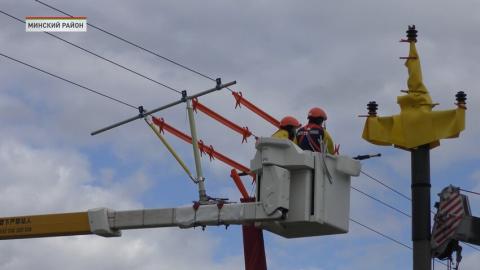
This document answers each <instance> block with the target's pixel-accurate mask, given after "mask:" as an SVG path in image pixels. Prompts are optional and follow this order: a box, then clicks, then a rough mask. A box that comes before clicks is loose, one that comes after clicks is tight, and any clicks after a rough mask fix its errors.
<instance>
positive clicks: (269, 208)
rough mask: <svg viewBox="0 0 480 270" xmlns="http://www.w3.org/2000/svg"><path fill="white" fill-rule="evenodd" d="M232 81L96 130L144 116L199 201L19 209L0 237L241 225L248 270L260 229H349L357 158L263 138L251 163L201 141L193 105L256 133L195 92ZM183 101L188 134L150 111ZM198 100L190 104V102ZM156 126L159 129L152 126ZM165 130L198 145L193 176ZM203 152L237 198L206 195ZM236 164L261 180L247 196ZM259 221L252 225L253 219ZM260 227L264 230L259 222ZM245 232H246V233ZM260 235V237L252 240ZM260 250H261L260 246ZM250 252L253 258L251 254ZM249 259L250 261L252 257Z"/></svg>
mask: <svg viewBox="0 0 480 270" xmlns="http://www.w3.org/2000/svg"><path fill="white" fill-rule="evenodd" d="M233 84H235V82H230V83H227V84H222V83H221V80H220V79H217V85H216V86H215V87H214V88H212V89H209V90H206V91H203V92H200V93H198V94H195V95H192V96H188V95H187V93H186V91H183V92H182V98H181V99H180V100H179V101H176V102H173V103H170V104H167V105H165V106H162V107H159V108H157V109H154V110H151V111H147V110H145V109H144V108H143V107H141V106H140V107H139V108H138V109H139V114H138V115H137V116H134V117H131V118H129V119H126V120H124V121H120V122H118V123H116V124H113V125H110V126H108V127H106V128H103V129H100V130H98V131H95V132H93V133H92V135H95V134H98V133H101V132H104V131H107V130H109V129H112V128H115V127H118V126H120V125H123V124H126V123H129V122H131V121H134V120H137V119H142V118H144V119H145V120H146V122H147V124H148V125H149V126H150V127H151V128H152V129H153V131H154V132H155V134H156V135H157V136H158V137H159V138H160V139H161V140H162V142H163V143H164V144H165V146H166V147H167V149H168V150H169V151H170V152H171V153H172V155H173V156H174V157H175V159H176V160H177V161H178V162H179V164H180V165H181V166H182V167H183V168H184V170H185V171H186V173H187V175H188V176H189V177H190V179H192V180H193V182H195V183H196V184H197V185H198V189H199V200H198V201H195V202H194V203H193V205H191V206H186V207H177V208H160V209H138V210H128V211H115V210H112V209H107V208H95V209H90V210H88V211H86V212H76V213H58V214H47V215H32V216H14V217H4V218H0V240H2V239H19V238H37V237H53V236H68V235H85V234H96V235H99V236H104V237H117V236H121V231H122V230H128V229H142V228H158V227H179V228H184V229H185V228H192V227H202V228H205V227H206V226H220V225H225V226H228V225H244V227H243V229H244V245H245V246H244V247H245V259H246V265H245V267H246V269H247V270H250V269H255V270H258V269H266V263H265V258H264V255H263V258H262V256H260V255H259V254H253V253H252V251H251V250H248V248H247V247H246V246H247V245H252V246H255V245H257V246H258V245H259V241H260V246H261V249H262V251H263V240H262V239H263V237H262V234H261V229H265V230H269V231H271V232H272V233H275V234H278V235H281V236H283V237H286V238H296V237H309V236H317V235H328V234H339V233H346V232H348V225H349V209H350V178H351V176H358V175H359V173H360V163H359V161H358V160H355V159H352V158H350V157H347V156H341V155H330V154H327V153H326V152H319V153H314V152H310V151H303V150H301V149H300V148H299V147H298V146H297V145H295V144H293V143H292V142H290V141H288V140H281V139H275V138H258V137H256V136H255V137H256V139H257V141H256V144H255V147H256V149H257V152H256V155H255V157H254V159H253V160H252V161H251V164H250V168H248V167H245V166H243V165H241V164H239V163H237V162H235V161H233V160H231V159H229V158H228V157H226V156H224V155H221V154H220V153H218V152H217V151H215V150H214V149H213V147H211V146H210V147H206V145H205V144H204V143H203V142H202V141H201V140H198V138H197V136H196V134H197V133H196V127H195V119H194V114H193V110H194V107H196V108H197V109H198V110H200V111H202V112H204V113H207V114H210V115H211V116H212V117H213V118H215V119H217V120H218V121H221V122H223V123H224V124H225V125H226V126H228V127H230V128H231V129H233V130H235V131H236V132H238V133H240V134H242V136H243V141H245V140H246V138H247V137H249V136H251V135H253V134H252V133H251V132H250V131H249V130H248V128H241V127H239V126H235V125H234V124H233V123H231V122H229V121H228V120H226V119H224V118H222V117H218V116H217V117H215V115H212V114H214V112H213V111H211V110H208V109H206V107H205V106H203V105H202V104H200V103H199V102H198V101H197V100H196V99H197V98H198V97H200V96H202V95H205V94H208V93H211V92H214V91H217V90H221V89H223V88H225V87H228V86H230V85H233ZM233 94H234V97H235V99H236V101H237V105H240V104H242V105H245V106H246V107H247V108H249V109H251V110H252V111H254V112H255V113H257V114H259V115H260V116H262V118H264V119H266V118H268V119H269V120H270V121H269V122H270V123H272V124H273V125H275V123H276V122H275V121H274V120H275V119H274V118H273V117H271V116H269V115H267V114H266V113H265V112H263V111H261V110H260V109H259V108H257V107H256V106H254V105H253V104H251V103H249V102H248V101H247V100H246V99H244V98H242V97H241V94H240V95H239V94H238V93H236V92H233ZM181 103H186V104H187V111H188V117H189V122H190V132H191V136H188V135H186V134H184V133H182V132H180V131H179V130H176V129H175V128H173V127H171V126H169V125H168V124H166V123H165V121H164V120H163V119H158V118H155V117H152V118H151V120H149V119H147V116H150V115H151V114H153V113H155V112H159V111H161V110H164V109H167V108H170V107H172V106H175V105H177V104H181ZM192 103H193V106H192ZM154 125H156V126H157V127H158V130H157V129H156V128H155V126H154ZM164 130H165V131H168V132H170V133H172V134H174V135H176V136H177V137H179V138H181V139H183V140H185V141H187V142H189V143H191V144H192V146H193V152H194V157H195V165H196V166H195V168H196V175H195V176H193V175H192V174H191V173H190V171H189V170H188V168H187V167H186V166H185V164H184V163H183V161H181V159H180V157H179V156H178V155H177V154H176V153H175V152H174V151H173V149H172V148H171V146H170V145H169V144H168V143H167V142H166V141H165V140H164V138H163V135H162V134H161V133H162V132H163V131H164ZM201 152H205V153H206V154H208V155H209V156H210V157H211V158H212V157H214V158H217V159H219V160H221V161H223V162H225V163H227V164H228V165H230V166H232V167H233V168H234V169H233V170H232V174H231V175H232V178H233V179H234V181H235V184H236V185H237V187H238V188H239V190H240V192H241V193H242V195H243V197H244V198H243V199H242V200H241V202H240V203H232V202H228V200H224V199H215V198H212V197H209V196H208V195H207V193H206V189H205V185H204V180H205V178H204V177H203V172H202V168H201V163H200V153H201ZM236 169H238V170H240V171H241V173H242V174H243V175H250V176H252V177H253V178H254V182H255V183H256V186H255V187H256V191H255V196H249V194H248V193H247V192H246V190H245V188H244V187H243V183H242V182H241V180H240V179H239V175H238V173H237V171H236ZM252 224H255V226H252ZM258 228H260V230H259V229H258ZM246 235H247V237H246ZM255 242H256V243H255ZM260 253H261V252H260ZM248 257H250V258H248ZM247 259H252V260H251V261H253V263H251V264H250V263H248V264H247ZM262 261H263V262H262Z"/></svg>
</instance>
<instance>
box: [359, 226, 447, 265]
mask: <svg viewBox="0 0 480 270" xmlns="http://www.w3.org/2000/svg"><path fill="white" fill-rule="evenodd" d="M349 219H350V221H351V222H353V223H355V224H357V225H360V226H362V227H364V228H365V229H367V230H370V231H372V232H374V233H376V234H378V235H380V236H382V237H383V238H385V239H388V240H390V241H392V242H395V243H396V244H398V245H401V246H403V247H406V248H408V249H410V250H413V248H412V247H410V246H408V245H407V244H404V243H402V242H400V241H398V240H396V239H394V238H392V237H390V236H388V235H386V234H384V233H381V232H379V231H377V230H375V229H373V228H371V227H369V226H367V225H365V224H362V223H360V222H358V221H356V220H354V219H352V218H349ZM435 260H436V261H437V262H438V263H441V264H443V265H445V266H446V265H447V264H446V263H444V262H442V261H440V260H437V259H435Z"/></svg>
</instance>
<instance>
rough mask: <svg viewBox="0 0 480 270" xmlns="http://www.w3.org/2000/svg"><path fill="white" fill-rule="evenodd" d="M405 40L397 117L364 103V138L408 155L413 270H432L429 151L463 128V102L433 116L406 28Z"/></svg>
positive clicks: (412, 35)
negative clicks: (381, 114) (406, 50)
mask: <svg viewBox="0 0 480 270" xmlns="http://www.w3.org/2000/svg"><path fill="white" fill-rule="evenodd" d="M406 33H407V39H402V40H401V42H406V43H409V46H410V52H409V55H408V56H407V57H400V59H405V60H406V62H405V66H406V67H407V69H408V81H407V85H408V89H407V90H401V92H402V93H405V94H406V95H401V96H398V97H397V103H398V104H399V106H400V110H401V111H400V114H398V115H394V116H386V117H377V109H378V104H377V103H376V102H375V101H371V102H369V103H368V104H367V109H368V115H366V117H367V120H366V122H365V127H364V129H363V134H362V137H363V138H364V139H365V140H367V141H368V142H370V143H373V144H377V145H384V146H386V145H388V146H392V145H393V146H394V147H396V148H399V149H403V150H407V151H410V153H411V166H412V182H411V189H412V241H413V269H414V270H430V269H431V267H432V263H431V260H432V252H431V250H432V247H431V241H430V240H431V225H430V220H431V218H430V187H431V185H430V149H432V148H434V147H437V146H439V145H440V139H447V138H456V137H458V136H459V135H460V132H461V131H463V130H464V129H465V110H466V107H465V100H466V94H465V93H464V92H462V91H460V92H458V93H457V94H456V100H457V103H456V105H457V108H456V109H453V110H444V111H433V110H432V109H433V108H434V107H435V106H436V105H438V103H433V102H432V99H431V97H430V94H429V92H428V90H427V88H426V87H425V85H424V84H423V78H422V71H421V66H420V58H419V55H418V53H417V49H416V45H415V44H416V43H417V30H416V29H415V25H412V26H409V27H408V30H407V32H406Z"/></svg>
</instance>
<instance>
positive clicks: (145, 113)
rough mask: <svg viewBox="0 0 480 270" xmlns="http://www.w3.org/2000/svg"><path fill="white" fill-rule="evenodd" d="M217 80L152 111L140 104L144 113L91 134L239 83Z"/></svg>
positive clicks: (94, 133)
mask: <svg viewBox="0 0 480 270" xmlns="http://www.w3.org/2000/svg"><path fill="white" fill-rule="evenodd" d="M216 82H217V85H216V86H215V87H214V88H211V89H208V90H205V91H202V92H200V93H197V94H195V95H192V96H186V95H184V93H186V92H185V91H184V92H182V98H181V99H180V100H177V101H174V102H172V103H169V104H167V105H164V106H161V107H158V108H156V109H153V110H151V111H147V110H145V109H143V106H140V107H138V109H139V111H140V110H141V111H142V113H139V114H138V115H137V116H134V117H130V118H128V119H125V120H123V121H120V122H117V123H115V124H112V125H110V126H107V127H104V128H101V129H99V130H97V131H94V132H92V133H90V135H92V136H93V135H97V134H100V133H102V132H105V131H107V130H110V129H113V128H116V127H119V126H122V125H124V124H127V123H130V122H132V121H135V120H138V119H141V118H144V117H145V116H149V115H151V114H153V113H156V112H159V111H162V110H165V109H168V108H170V107H173V106H175V105H178V104H180V103H183V102H186V101H187V100H191V99H194V98H198V97H201V96H203V95H206V94H209V93H211V92H214V91H218V90H221V89H223V88H226V87H229V86H232V85H234V84H236V83H237V82H236V81H232V82H229V83H225V84H221V80H220V79H217V80H216Z"/></svg>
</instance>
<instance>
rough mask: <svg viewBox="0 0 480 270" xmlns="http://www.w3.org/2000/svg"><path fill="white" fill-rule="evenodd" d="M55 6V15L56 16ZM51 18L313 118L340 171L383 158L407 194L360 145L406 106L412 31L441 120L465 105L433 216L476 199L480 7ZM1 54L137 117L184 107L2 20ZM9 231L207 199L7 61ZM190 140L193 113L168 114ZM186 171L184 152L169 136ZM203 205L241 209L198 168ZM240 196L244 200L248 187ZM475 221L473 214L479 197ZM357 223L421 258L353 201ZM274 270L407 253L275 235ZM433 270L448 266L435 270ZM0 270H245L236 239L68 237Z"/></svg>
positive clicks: (407, 4) (1, 174)
mask: <svg viewBox="0 0 480 270" xmlns="http://www.w3.org/2000/svg"><path fill="white" fill-rule="evenodd" d="M46 1H47V0H46ZM47 3H49V4H51V5H53V6H55V7H57V8H59V9H62V10H64V11H66V12H68V13H71V14H73V15H76V16H87V17H88V22H89V23H92V24H94V25H96V26H99V27H102V28H104V29H107V30H109V31H111V32H113V33H115V34H118V35H120V36H122V37H124V38H126V39H128V40H130V41H133V42H135V43H138V44H141V45H142V46H144V47H145V48H148V49H150V50H152V51H155V52H157V53H159V54H161V55H163V56H166V57H169V58H171V59H173V60H175V61H177V62H179V63H182V64H184V65H186V66H188V67H190V68H193V69H196V70H198V71H201V72H202V73H204V74H207V75H208V76H211V77H213V78H216V77H221V78H222V79H223V81H224V82H226V81H230V80H237V82H238V84H237V85H236V86H235V87H233V89H235V90H238V91H242V92H243V94H244V96H245V97H247V98H248V99H249V100H250V101H252V102H253V103H255V104H257V105H259V106H261V107H262V108H263V109H264V110H265V111H267V112H269V113H270V114H272V115H273V116H275V117H276V118H281V117H282V116H284V115H293V116H295V117H297V118H298V119H300V120H301V121H302V122H305V120H306V112H307V111H308V109H309V108H311V107H313V106H321V107H323V108H324V109H325V110H326V111H327V113H328V121H327V127H328V130H329V132H330V133H331V134H332V136H333V138H334V140H335V142H336V143H339V144H340V145H341V152H342V153H343V154H346V155H352V156H353V155H358V154H365V153H377V152H381V153H382V154H383V156H382V157H381V158H377V159H372V160H367V161H364V162H363V170H364V171H365V172H366V173H368V174H370V175H372V176H375V177H377V178H378V179H380V180H381V181H383V182H385V183H386V184H388V185H390V186H392V187H394V188H395V189H397V190H399V191H401V192H403V193H405V194H409V193H410V156H409V153H407V152H404V151H401V150H396V149H391V148H388V147H378V146H374V145H371V144H369V143H367V142H366V141H364V140H362V139H361V132H362V128H363V121H364V119H363V118H358V117H357V116H358V115H360V114H365V113H366V109H365V105H366V104H367V103H368V101H370V100H376V101H377V102H378V103H379V104H380V109H379V114H382V115H390V114H395V113H398V111H399V108H398V105H397V104H396V96H397V95H399V94H400V90H401V89H405V88H406V78H407V76H406V75H407V72H406V69H405V67H404V66H403V63H402V61H401V60H399V59H398V57H399V56H406V55H407V53H408V47H407V45H406V44H405V43H399V42H398V40H399V39H400V38H403V37H404V33H405V30H406V28H407V25H409V24H416V25H417V28H418V30H419V42H418V44H417V48H418V51H419V54H420V56H421V58H422V66H423V73H424V81H425V84H426V86H427V88H428V89H429V90H430V93H431V96H432V99H433V101H434V102H439V103H440V106H438V108H439V109H450V108H454V104H453V103H454V94H455V93H456V92H457V91H459V90H463V91H465V92H467V94H468V100H467V106H468V110H467V123H466V125H467V129H466V130H465V131H464V132H463V133H462V134H461V137H460V138H459V139H455V140H449V141H442V145H441V146H440V147H439V148H437V149H435V150H433V151H432V152H431V157H432V160H431V168H432V173H431V175H432V203H433V201H434V200H436V199H437V195H436V194H437V193H438V192H439V191H440V190H441V189H442V188H443V187H445V186H446V185H448V184H454V185H457V186H460V187H462V188H464V189H468V190H475V191H480V168H479V164H480V153H479V151H478V149H479V148H478V142H477V138H479V137H480V128H479V125H478V123H479V115H480V106H479V105H480V94H479V93H478V91H477V89H476V87H477V86H478V85H480V77H479V76H478V74H479V71H480V65H479V59H480V52H479V50H478V48H479V46H480V35H479V29H480V16H479V15H478V14H479V11H480V2H478V1H474V0H465V1H461V2H458V1H457V2H452V1H443V0H441V1H438V0H436V1H433V0H432V1H422V3H418V1H410V0H404V1H380V0H365V1H344V0H339V1H329V2H327V1H272V0H256V1H251V0H245V1H211V0H204V1H194V0H184V1H118V0H117V1H114V0H104V1H93V0H85V1H70V0H69V1H60V0H48V2H47ZM0 10H2V11H4V12H7V13H9V14H11V15H14V16H16V17H19V18H21V19H24V18H25V17H26V16H58V15H60V14H59V13H58V12H56V11H54V10H52V9H49V8H47V7H45V6H43V5H41V4H39V3H37V2H35V1H33V0H32V1H30V0H20V1H19V0H1V1H0ZM0 27H1V31H0V44H1V46H0V52H1V53H2V54H6V55H8V56H10V57H14V58H17V59H19V60H22V61H25V62H27V63H29V64H31V65H35V66H38V67H40V68H43V69H45V70H47V71H49V72H52V73H54V74H56V75H59V76H62V77H65V78H67V79H70V80H72V81H75V82H77V83H79V84H82V85H85V86H87V87H91V88H93V89H96V90H99V91H101V92H103V93H106V94H108V95H112V96H114V97H116V98H118V99H121V100H125V101H127V102H128V103H130V104H133V105H135V106H139V105H143V106H144V107H145V108H147V109H148V108H154V107H158V106H160V105H163V104H166V103H169V102H172V101H175V100H177V99H178V98H179V96H178V94H177V93H174V92H172V91H170V90H168V89H166V88H163V87H161V86H159V85H157V84H154V83H152V82H151V81H148V80H145V79H144V78H141V77H139V76H137V75H134V74H132V73H129V72H127V71H125V70H123V69H121V68H119V67H117V66H114V65H112V64H110V63H107V62H105V61H103V60H101V59H99V58H97V57H94V56H92V55H89V54H86V53H85V52H83V51H81V50H79V49H78V48H75V47H73V46H71V45H68V44H66V43H64V42H61V41H59V40H57V39H55V38H52V37H51V36H48V35H46V34H44V33H26V32H25V26H24V24H22V23H20V22H18V21H15V20H13V19H12V18H9V17H7V16H5V15H3V14H0ZM59 36H60V37H62V38H64V39H66V40H68V41H70V42H73V43H75V44H77V45H79V46H82V47H84V48H86V49H89V50H91V51H93V52H95V53H97V54H99V55H101V56H103V57H107V58H108V59H111V60H113V61H116V62H118V63H120V64H122V65H124V66H127V67H129V68H131V69H133V70H135V71H137V72H139V73H142V74H144V75H146V76H148V77H151V78H154V79H155V80H157V81H160V82H162V83H165V84H167V85H169V86H172V87H173V88H175V89H179V90H182V89H187V90H188V91H189V92H190V93H195V92H198V91H201V90H205V89H208V88H211V87H212V86H213V82H211V81H209V80H207V79H205V78H202V77H200V76H198V75H196V74H194V73H191V72H189V71H186V70H184V69H182V68H179V67H178V66H175V65H172V64H171V63H168V62H166V61H164V60H162V59H159V58H158V57H155V56H152V55H151V54H148V53H145V52H143V51H141V50H139V49H137V48H134V47H132V46H130V45H128V44H125V43H122V42H120V41H119V40H118V39H114V38H112V37H111V36H108V35H105V34H104V33H102V32H99V31H97V30H95V29H93V28H89V29H88V31H87V32H86V33H70V34H66V33H61V34H59ZM0 80H1V82H2V85H1V87H0V123H1V124H0V183H1V186H2V188H1V189H0V205H1V207H0V213H1V215H0V216H9V215H26V214H35V213H52V212H62V211H85V210H87V209H89V208H94V207H99V206H103V207H109V208H113V209H119V210H121V209H135V208H143V207H145V208H154V207H155V208H157V207H175V206H179V205H185V204H189V203H190V202H191V201H192V200H195V199H196V198H197V192H196V187H195V186H194V185H193V184H192V183H191V182H190V181H189V180H188V178H187V177H186V176H185V175H184V173H183V172H182V171H181V169H180V167H179V166H178V165H177V164H176V162H175V161H174V160H173V159H172V157H171V156H170V155H169V154H168V152H167V151H166V150H165V148H164V147H163V146H162V145H161V143H160V142H159V141H158V139H156V137H155V136H154V134H153V133H152V132H151V131H150V130H149V128H148V127H147V126H146V125H145V123H144V122H142V121H137V122H135V123H131V124H128V125H125V126H122V127H120V128H117V129H115V130H112V131H110V132H107V133H104V134H101V135H97V136H93V137H92V136H90V132H92V131H94V130H96V129H98V128H101V127H103V126H106V125H108V124H111V123H113V122H116V121H118V120H122V119H124V118H128V117H130V116H133V115H135V114H136V111H135V110H133V109H132V108H129V107H126V106H123V105H121V104H118V103H115V102H112V101H110V100H107V99H105V98H102V97H100V96H97V95H94V94H92V93H89V92H87V91H84V90H82V89H80V88H78V87H75V86H73V85H70V84H68V83H65V82H63V81H60V80H58V79H55V78H52V77H50V76H48V75H45V74H42V73H40V72H38V71H35V70H32V69H30V68H28V67H25V66H23V65H20V64H18V63H15V62H13V61H11V60H8V59H6V58H4V57H0ZM201 101H202V102H203V103H204V104H205V105H207V106H209V107H210V108H213V109H214V110H216V111H217V112H220V113H221V114H223V115H224V116H226V117H227V118H229V119H232V120H234V121H235V122H237V123H239V124H240V125H242V126H248V127H249V128H250V130H252V131H253V132H254V133H255V134H256V135H259V136H269V135H270V134H271V133H273V132H274V131H275V130H274V128H273V127H272V126H271V125H270V124H269V123H267V122H265V121H263V120H262V119H260V118H259V117H257V116H256V115H254V114H253V113H251V112H249V111H248V110H246V109H244V108H242V109H234V106H235V102H234V99H233V97H232V95H231V94H230V93H229V92H228V91H227V90H225V91H221V92H217V93H215V94H212V95H209V96H207V97H204V98H202V99H201ZM157 116H161V117H164V118H165V119H166V120H167V121H168V122H169V123H171V124H172V125H174V126H175V127H177V128H179V129H181V130H184V131H187V130H188V123H187V118H186V113H185V107H184V106H183V105H182V106H177V107H175V108H172V109H169V110H167V111H164V112H162V113H161V114H158V115H157ZM197 119H198V124H197V125H198V129H199V134H200V137H201V138H202V139H203V140H204V141H205V142H206V143H208V144H213V145H214V146H215V149H217V150H219V151H220V152H223V153H224V154H226V155H228V156H230V157H232V158H234V159H235V160H238V161H240V162H241V163H244V164H247V165H248V162H249V160H250V159H251V158H252V157H253V155H254V143H253V141H249V142H248V143H246V144H241V137H240V136H239V135H238V134H236V133H233V132H231V131H230V130H227V129H226V128H225V127H223V126H221V125H220V124H218V123H216V122H214V121H213V120H212V119H209V118H207V117H205V116H204V115H202V114H198V118H197ZM167 138H168V139H169V141H170V142H171V143H172V144H173V145H174V147H175V148H176V149H177V150H178V152H179V153H180V155H182V157H184V159H185V160H186V161H187V163H188V165H189V167H190V168H191V169H192V170H193V168H194V166H193V162H192V157H191V146H190V145H187V144H185V143H183V142H182V141H179V140H178V139H176V138H174V137H171V136H167ZM203 161H204V163H203V165H204V167H205V174H206V177H207V180H206V181H207V182H206V185H207V190H208V193H209V194H211V195H214V196H218V197H229V198H231V200H233V201H235V200H238V198H239V195H238V193H237V191H236V190H235V187H234V185H233V184H232V182H231V180H230V178H229V168H228V167H227V166H225V165H223V164H221V163H219V162H218V161H214V162H210V161H208V160H207V159H204V160H203ZM245 184H246V186H247V187H248V188H249V189H251V185H250V183H249V182H248V180H247V179H246V180H245ZM352 184H353V185H354V186H355V187H356V188H358V189H360V190H362V191H364V192H367V193H369V194H371V195H373V196H375V197H376V198H379V199H381V200H384V201H385V202H387V203H389V204H391V205H393V206H395V207H397V208H399V209H401V210H403V211H405V212H410V202H409V201H407V200H405V199H404V198H402V197H400V196H398V195H397V194H395V193H393V192H391V191H389V190H388V189H385V188H384V187H383V186H381V185H379V184H378V183H376V182H374V181H372V180H371V179H369V178H367V177H365V176H363V175H362V176H360V177H358V178H354V179H353V181H352ZM470 203H471V207H472V210H473V213H474V214H475V215H477V216H479V215H480V198H478V197H475V196H473V195H472V196H470ZM350 216H351V217H352V218H353V219H355V220H358V221H359V222H361V223H362V224H365V225H367V226H369V227H372V228H374V229H376V230H378V231H380V232H382V233H385V234H387V235H389V236H390V237H392V238H394V239H396V240H398V241H400V242H402V243H405V244H406V245H408V246H411V241H410V219H409V218H408V217H405V216H403V215H401V214H399V213H398V212H395V211H392V210H391V209H389V208H387V207H385V206H383V205H380V204H378V203H377V202H375V201H373V200H371V199H369V198H367V197H365V196H363V195H362V194H360V193H358V192H356V191H353V190H352V193H351V213H350ZM265 238H266V239H265V241H266V242H265V245H266V253H267V260H268V265H269V269H279V270H286V269H303V270H320V269H354V268H355V269H405V267H409V266H410V265H411V256H412V254H411V251H410V250H409V249H407V248H405V247H403V246H401V245H398V244H396V243H394V242H392V241H390V240H387V239H385V238H382V237H380V236H379V235H377V234H375V233H373V232H372V231H369V230H367V229H365V228H363V227H361V226H359V225H357V224H354V223H351V224H350V232H349V233H348V234H345V235H338V236H327V237H314V238H308V239H293V240H287V239H283V238H281V237H279V236H276V235H273V234H270V233H268V232H266V233H265ZM479 263H480V251H479V250H475V249H473V248H471V247H469V246H464V259H463V262H462V264H463V269H476V268H477V267H478V264H479ZM435 266H436V269H443V268H445V266H443V265H440V264H438V263H437V264H436V265H435ZM0 267H1V268H2V269H87V268H90V269H116V270H123V269H199V270H200V269H243V267H244V266H243V247H242V242H241V230H240V228H238V227H236V228H235V227H229V228H228V230H225V229H224V228H208V229H207V230H206V231H201V230H198V229H197V230H180V229H175V228H172V229H150V230H138V231H125V232H124V234H123V236H122V237H121V238H116V239H104V238H101V237H97V236H78V237H77V236H75V237H65V238H51V239H30V240H12V241H4V242H1V243H0Z"/></svg>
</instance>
